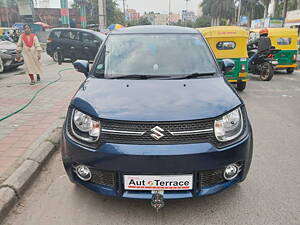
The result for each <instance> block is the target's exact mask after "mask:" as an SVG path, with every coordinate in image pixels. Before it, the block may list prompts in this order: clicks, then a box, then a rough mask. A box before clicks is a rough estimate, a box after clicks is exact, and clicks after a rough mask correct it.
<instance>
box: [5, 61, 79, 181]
mask: <svg viewBox="0 0 300 225" xmlns="http://www.w3.org/2000/svg"><path fill="white" fill-rule="evenodd" d="M43 58H44V60H43V64H48V65H45V66H44V67H43V68H44V74H43V76H42V77H41V79H42V82H41V83H39V84H37V85H34V86H30V85H29V78H28V77H27V75H25V74H20V71H18V72H16V74H19V75H14V76H10V77H7V78H4V79H0V118H3V117H4V116H6V115H8V114H10V113H12V112H14V111H16V110H17V109H19V108H20V107H22V106H23V105H25V104H26V103H27V102H29V100H30V99H31V98H32V96H33V95H34V94H35V92H36V91H38V90H39V89H40V88H42V87H44V86H45V85H47V84H48V83H49V82H51V81H54V80H56V79H57V78H58V77H59V75H58V74H57V73H58V71H60V70H62V69H65V68H72V64H71V63H64V64H63V65H61V66H58V65H57V64H52V65H49V63H51V62H52V61H51V59H50V58H48V57H46V56H45V55H44V56H43ZM0 76H1V75H0ZM83 80H84V75H82V74H80V73H77V72H75V71H74V70H69V71H65V72H63V73H62V79H61V80H59V81H58V82H56V83H54V84H52V85H50V86H49V87H47V88H46V89H45V90H43V91H42V92H41V93H40V94H39V95H38V96H37V98H36V99H35V100H34V101H33V102H32V103H31V104H30V105H29V107H28V108H26V109H25V110H23V111H21V112H19V113H18V114H16V115H13V116H12V117H10V118H8V119H6V120H3V121H0V184H1V183H2V182H3V181H4V180H5V179H6V178H7V177H8V176H10V175H11V174H12V173H13V172H14V171H15V170H16V168H18V166H19V165H21V163H22V162H23V161H24V160H25V159H26V151H27V150H28V149H30V148H33V146H38V145H39V143H42V141H44V140H46V139H47V138H48V137H47V135H49V132H51V131H52V130H53V129H55V128H56V127H61V126H62V123H63V119H64V117H65V114H66V110H67V106H68V104H69V102H70V99H71V98H72V96H73V95H74V94H75V92H76V90H77V89H78V87H79V85H80V84H81V82H82V81H83Z"/></svg>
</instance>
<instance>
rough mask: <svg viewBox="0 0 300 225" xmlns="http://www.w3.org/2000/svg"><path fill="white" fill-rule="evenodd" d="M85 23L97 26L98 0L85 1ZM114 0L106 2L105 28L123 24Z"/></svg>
mask: <svg viewBox="0 0 300 225" xmlns="http://www.w3.org/2000/svg"><path fill="white" fill-rule="evenodd" d="M0 1H1V0H0ZM87 2H88V4H87V21H88V24H97V23H98V21H99V18H98V15H99V8H98V0H87ZM117 6H118V3H117V1H116V0H106V13H107V26H109V25H110V24H116V23H118V24H125V19H124V14H123V13H122V12H121V10H120V9H119V8H118V7H117ZM72 7H73V8H79V5H78V3H76V2H75V3H74V4H73V5H72Z"/></svg>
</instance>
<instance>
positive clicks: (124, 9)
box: [123, 0, 126, 24]
mask: <svg viewBox="0 0 300 225" xmlns="http://www.w3.org/2000/svg"><path fill="white" fill-rule="evenodd" d="M123 12H124V23H125V24H126V8H125V0H123Z"/></svg>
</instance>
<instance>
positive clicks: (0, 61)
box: [0, 57, 4, 73]
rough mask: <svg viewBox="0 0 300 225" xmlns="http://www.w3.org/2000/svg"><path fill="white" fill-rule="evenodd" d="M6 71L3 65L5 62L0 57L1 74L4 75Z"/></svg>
mask: <svg viewBox="0 0 300 225" xmlns="http://www.w3.org/2000/svg"><path fill="white" fill-rule="evenodd" d="M3 71H4V65H3V61H2V59H1V57H0V73H2V72H3Z"/></svg>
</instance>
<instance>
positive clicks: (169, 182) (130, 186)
mask: <svg viewBox="0 0 300 225" xmlns="http://www.w3.org/2000/svg"><path fill="white" fill-rule="evenodd" d="M124 189H125V190H173V191H174V190H175V191H180V190H181V191H187V190H192V189H193V174H186V175H124Z"/></svg>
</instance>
